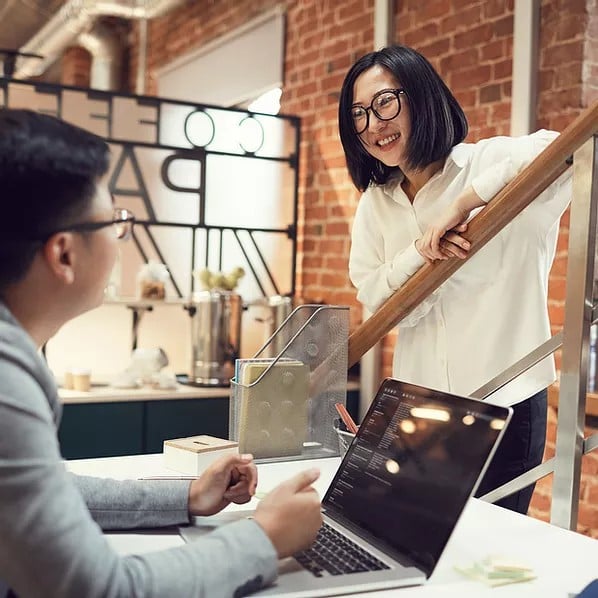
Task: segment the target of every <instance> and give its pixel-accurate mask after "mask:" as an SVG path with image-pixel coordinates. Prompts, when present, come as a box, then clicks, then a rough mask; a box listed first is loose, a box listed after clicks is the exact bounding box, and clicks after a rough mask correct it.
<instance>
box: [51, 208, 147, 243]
mask: <svg viewBox="0 0 598 598" xmlns="http://www.w3.org/2000/svg"><path fill="white" fill-rule="evenodd" d="M134 224H135V216H134V215H133V213H132V212H131V211H129V210H126V209H123V208H114V211H113V212H112V220H98V221H97V222H80V223H75V224H71V225H66V226H64V227H61V228H59V229H57V230H55V231H54V232H51V233H47V234H45V235H43V237H44V239H48V238H49V237H51V236H52V235H54V234H56V233H57V232H60V231H73V232H87V231H89V232H93V231H95V230H99V229H101V228H105V227H106V226H114V230H115V231H116V238H117V239H120V240H122V241H126V240H127V239H129V238H130V237H131V234H132V232H133V225H134Z"/></svg>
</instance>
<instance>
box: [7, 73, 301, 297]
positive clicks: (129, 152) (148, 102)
mask: <svg viewBox="0 0 598 598" xmlns="http://www.w3.org/2000/svg"><path fill="white" fill-rule="evenodd" d="M15 85H18V86H23V85H24V86H29V87H31V88H33V89H34V91H35V92H36V93H40V94H49V95H53V96H55V98H56V107H57V110H56V111H55V112H49V111H45V112H47V113H50V114H52V115H54V116H57V117H58V118H63V117H64V116H66V115H64V114H63V109H64V107H63V101H62V100H63V98H62V95H63V92H64V91H75V92H79V93H83V94H85V95H86V96H87V98H88V99H89V100H101V101H106V102H107V114H106V115H104V114H90V115H89V116H90V117H91V118H95V119H100V120H104V121H106V124H107V127H108V131H109V134H108V135H107V136H104V138H105V139H106V141H107V142H108V143H110V144H112V145H116V146H120V147H121V148H122V151H121V154H120V156H119V158H118V160H117V162H116V165H115V167H114V171H113V173H112V177H111V179H110V181H109V187H110V190H111V191H112V193H113V194H115V195H121V196H130V197H140V198H141V200H142V201H143V204H144V207H145V209H146V211H147V214H148V215H149V218H148V219H139V220H137V221H136V224H137V226H141V227H142V228H143V230H144V232H145V234H146V236H147V238H148V240H149V242H150V244H151V246H152V248H153V250H154V251H155V252H156V255H157V256H158V257H159V259H160V261H162V262H163V263H165V264H166V266H167V267H168V264H167V262H166V260H165V258H164V255H163V253H162V251H161V250H160V247H159V245H158V243H157V241H156V239H155V237H154V235H153V234H152V231H151V230H150V229H151V227H160V226H165V227H181V228H184V229H187V230H191V231H192V242H191V269H192V270H194V269H195V267H196V244H197V239H196V237H197V233H198V231H200V230H206V231H207V234H206V243H205V260H204V261H205V265H206V266H207V265H208V263H209V259H210V238H211V236H212V235H213V234H217V235H218V265H219V269H221V268H222V251H223V234H224V232H225V231H231V232H232V234H233V235H234V238H235V240H236V242H237V243H238V245H239V248H240V250H241V252H242V253H243V256H244V258H245V260H246V265H247V267H248V269H249V271H250V272H251V275H252V276H253V278H254V280H255V282H256V284H257V286H258V287H259V289H260V292H261V293H262V294H263V295H264V296H266V295H267V294H268V293H267V291H266V288H265V284H264V283H265V282H266V281H268V282H269V283H270V285H271V286H272V288H273V289H274V290H275V292H276V293H277V294H280V293H281V289H280V288H279V286H278V284H277V283H276V281H275V279H274V276H273V274H272V270H271V268H270V267H269V266H268V263H267V260H266V258H265V256H264V254H263V252H262V251H261V250H260V248H259V246H258V243H257V241H256V239H255V236H254V234H255V233H257V232H263V233H269V234H273V235H286V236H287V237H288V238H289V239H290V240H291V242H292V254H291V261H292V263H291V264H290V267H291V289H290V294H294V293H295V276H296V269H297V220H298V186H299V147H300V133H301V130H300V119H299V117H296V116H289V115H277V116H273V115H261V116H266V117H268V118H275V119H280V120H285V121H287V122H289V123H290V125H291V126H292V127H293V129H294V133H295V146H294V150H293V152H292V153H290V154H289V155H286V156H283V155H280V156H276V155H264V154H262V153H260V150H261V148H262V147H263V144H264V130H263V127H262V136H261V143H260V145H259V147H258V148H256V149H255V150H253V151H247V150H245V149H244V148H243V147H242V146H240V150H239V151H238V152H229V151H219V150H211V149H209V146H210V144H211V143H212V142H213V140H214V137H215V134H216V123H215V121H214V119H213V118H212V117H211V116H210V112H216V113H217V112H235V113H239V115H240V117H241V120H240V122H239V126H240V125H241V124H242V123H243V122H244V121H246V120H248V119H252V120H254V121H255V122H258V124H259V121H258V120H256V118H255V117H256V116H260V114H259V113H252V112H249V111H247V110H242V109H239V108H224V107H220V106H213V105H210V104H196V103H193V102H185V101H180V100H170V99H166V98H156V97H152V96H140V95H135V94H127V93H119V92H110V91H100V90H94V89H88V88H83V87H74V86H68V85H54V84H47V83H37V82H30V81H21V80H17V79H12V78H9V77H0V91H1V92H2V96H0V108H5V107H10V106H11V102H10V98H11V87H12V86H15ZM116 98H129V99H134V100H135V101H136V102H137V105H138V106H150V107H153V108H155V110H156V114H157V119H156V121H150V120H140V121H139V122H140V124H151V125H154V126H155V127H156V129H155V130H156V135H155V137H156V139H155V142H153V143H150V142H143V141H127V140H123V139H118V138H116V137H114V135H113V125H114V117H113V109H114V106H113V103H114V100H115V99H116ZM166 104H168V105H173V106H181V107H186V108H190V109H191V112H190V113H189V114H188V115H187V117H186V118H185V128H184V131H183V132H184V134H185V138H186V139H187V141H188V142H189V144H190V145H191V146H192V147H191V148H189V147H181V146H176V145H168V144H164V143H160V139H162V123H161V114H162V110H163V106H164V105H166ZM208 111H209V112H208ZM40 112H44V111H43V110H40ZM196 113H203V114H204V115H206V116H207V117H208V118H209V119H210V120H211V121H212V127H213V131H212V135H211V138H210V139H209V140H208V141H207V142H206V143H205V144H204V145H203V146H199V145H196V144H195V143H194V142H193V141H192V140H191V139H190V138H189V135H188V132H187V130H186V125H187V122H188V121H189V118H190V117H191V116H192V115H193V114H196ZM260 126H261V124H260ZM239 145H240V144H239ZM135 148H150V149H157V150H167V151H171V152H172V153H171V154H170V155H169V156H167V158H166V159H165V160H164V162H163V163H162V167H161V170H160V177H161V180H162V183H163V184H164V186H165V187H166V188H168V189H170V190H171V191H174V192H181V193H195V194H197V196H198V206H197V207H198V219H197V222H196V223H193V224H189V223H183V222H165V221H158V220H157V219H156V214H155V211H154V207H153V205H152V201H151V197H150V193H149V191H148V189H147V187H146V186H145V183H144V178H143V174H142V172H141V169H140V166H139V161H138V159H137V157H136V155H135ZM210 155H216V156H230V157H235V158H247V159H252V160H269V161H275V162H283V163H286V164H288V165H289V166H290V167H291V168H292V169H293V171H294V188H293V221H292V222H290V223H289V224H288V225H287V226H286V227H284V228H260V227H242V226H222V225H210V224H208V223H206V221H205V213H206V206H207V205H208V198H207V196H206V184H205V181H206V176H207V175H208V172H207V166H206V164H207V157H208V156H210ZM176 160H192V161H195V162H198V163H199V166H200V174H201V184H200V187H199V188H195V189H192V188H185V187H180V186H178V185H175V184H174V183H172V181H170V179H169V177H168V167H169V166H170V164H171V163H172V162H174V161H176ZM127 162H128V163H129V164H130V165H131V167H132V168H133V171H134V174H135V178H136V180H137V182H138V183H139V188H138V189H127V188H119V186H118V183H117V181H118V178H119V175H120V174H121V172H122V168H123V166H124V164H125V163H127ZM240 232H246V233H247V234H248V238H249V241H244V239H242V238H241V237H240V236H239V233H240ZM133 239H134V243H135V246H136V248H137V250H138V252H139V254H140V255H141V257H142V259H143V260H144V262H146V263H147V261H148V259H149V258H148V255H147V253H146V252H145V251H144V249H143V247H142V245H141V243H140V240H139V236H138V235H136V234H134V236H133ZM248 246H251V247H252V249H253V250H254V251H255V253H256V254H257V256H258V261H259V264H260V265H261V267H262V268H263V270H264V271H265V278H264V277H260V274H259V272H258V271H257V269H256V265H257V264H256V263H254V262H255V260H254V261H253V262H252V258H251V256H250V255H249V254H248V252H247V247H248ZM168 270H169V272H170V276H171V282H172V285H173V287H174V289H175V291H176V293H177V295H178V297H183V296H184V294H183V292H182V291H181V288H180V286H179V284H178V283H177V281H176V280H175V279H174V277H173V275H172V272H171V269H170V268H168ZM193 285H194V281H193V278H192V279H191V288H190V289H189V290H190V292H193V290H194V289H193Z"/></svg>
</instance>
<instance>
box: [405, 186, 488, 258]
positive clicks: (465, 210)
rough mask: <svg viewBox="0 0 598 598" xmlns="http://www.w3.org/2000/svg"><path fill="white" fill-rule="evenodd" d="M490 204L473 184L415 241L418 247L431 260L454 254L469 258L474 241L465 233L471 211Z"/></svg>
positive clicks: (453, 255) (449, 256) (454, 255)
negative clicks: (475, 189)
mask: <svg viewBox="0 0 598 598" xmlns="http://www.w3.org/2000/svg"><path fill="white" fill-rule="evenodd" d="M484 205H486V202H484V201H483V200H482V199H481V198H480V197H479V196H478V195H477V193H476V192H475V191H474V190H473V187H471V186H470V187H468V188H467V189H465V191H463V193H461V195H459V197H457V198H456V199H455V201H454V202H453V203H452V204H451V205H450V206H449V208H448V209H447V210H445V211H444V213H442V214H441V215H440V216H439V217H438V219H437V220H436V221H435V222H433V223H432V224H431V225H430V226H429V227H428V228H427V230H426V231H425V232H424V235H423V237H421V239H418V240H417V241H416V242H415V248H416V249H417V250H418V251H419V253H420V254H421V255H422V256H423V257H424V258H426V259H427V260H428V261H435V260H447V259H449V258H451V257H458V258H460V259H465V258H466V257H467V252H468V251H469V249H470V247H471V244H470V243H469V241H468V240H467V239H465V238H464V237H463V236H462V233H464V232H465V231H466V230H467V220H468V219H469V215H470V214H471V211H472V210H474V209H475V208H479V207H481V206H484Z"/></svg>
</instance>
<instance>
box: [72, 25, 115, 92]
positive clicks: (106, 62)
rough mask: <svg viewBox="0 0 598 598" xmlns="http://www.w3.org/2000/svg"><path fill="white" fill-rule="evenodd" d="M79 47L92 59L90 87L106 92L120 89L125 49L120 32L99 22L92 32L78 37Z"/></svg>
mask: <svg viewBox="0 0 598 598" xmlns="http://www.w3.org/2000/svg"><path fill="white" fill-rule="evenodd" d="M77 45H79V46H81V47H83V48H85V49H86V50H87V51H88V52H89V53H90V54H91V57H92V62H91V73H90V80H89V86H90V87H92V88H93V89H102V90H105V91H109V90H114V89H120V87H121V85H120V84H121V78H122V76H121V73H122V56H123V48H122V42H121V40H120V36H119V35H118V32H117V31H116V30H115V29H114V28H113V27H109V26H108V25H106V24H105V23H102V22H101V21H98V22H97V23H96V24H95V25H94V26H93V28H92V30H91V31H88V32H84V33H81V34H80V35H79V36H78V37H77Z"/></svg>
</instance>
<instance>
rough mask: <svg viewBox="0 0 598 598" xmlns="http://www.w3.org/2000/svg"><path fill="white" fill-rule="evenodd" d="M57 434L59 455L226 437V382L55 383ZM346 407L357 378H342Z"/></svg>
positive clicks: (355, 404)
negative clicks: (59, 406)
mask: <svg viewBox="0 0 598 598" xmlns="http://www.w3.org/2000/svg"><path fill="white" fill-rule="evenodd" d="M58 394H59V396H60V398H61V400H62V403H63V414H62V422H61V425H60V429H59V431H58V438H59V440H60V448H61V451H62V455H63V457H64V458H65V459H87V458H93V457H112V456H117V455H138V454H144V453H159V452H162V445H163V442H164V440H167V439H171V438H185V437H188V436H195V435H197V434H209V435H211V436H217V437H218V438H228V426H229V409H228V405H229V399H230V388H229V387H217V386H212V387H197V386H186V385H182V384H179V385H178V386H177V388H176V389H173V390H155V389H153V388H150V387H145V388H133V389H124V388H113V387H111V386H102V385H97V386H92V388H91V390H90V391H89V392H81V391H75V390H66V389H64V388H61V389H59V391H58ZM347 409H348V410H349V412H350V413H351V415H352V416H353V417H354V418H357V413H359V382H356V381H354V380H351V381H350V382H349V383H348V384H347Z"/></svg>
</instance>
